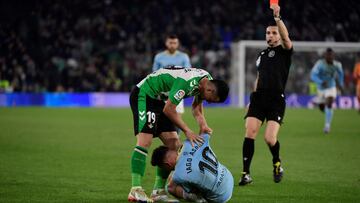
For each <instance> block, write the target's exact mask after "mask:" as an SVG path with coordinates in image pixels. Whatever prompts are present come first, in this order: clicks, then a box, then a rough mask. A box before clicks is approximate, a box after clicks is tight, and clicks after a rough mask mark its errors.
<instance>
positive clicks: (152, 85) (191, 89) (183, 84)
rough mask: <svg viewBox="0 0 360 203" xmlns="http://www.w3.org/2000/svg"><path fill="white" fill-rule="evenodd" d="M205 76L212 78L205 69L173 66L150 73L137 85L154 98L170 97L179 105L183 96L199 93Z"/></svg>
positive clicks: (163, 98)
mask: <svg viewBox="0 0 360 203" xmlns="http://www.w3.org/2000/svg"><path fill="white" fill-rule="evenodd" d="M204 77H207V78H208V79H209V80H212V77H211V75H210V74H209V73H208V72H207V71H205V70H202V69H197V68H183V67H179V66H172V67H169V68H162V69H159V70H157V71H155V72H153V73H151V74H149V75H148V76H147V77H146V78H144V79H143V80H142V81H141V82H139V83H138V84H137V85H136V86H137V87H139V88H140V91H143V92H144V93H145V94H146V95H148V96H149V97H151V98H153V99H158V100H164V101H165V100H167V98H169V99H170V101H171V102H172V103H173V104H176V105H178V104H179V103H180V101H181V100H182V99H183V98H186V97H191V96H197V95H199V93H200V92H199V82H200V80H201V79H202V78H204Z"/></svg>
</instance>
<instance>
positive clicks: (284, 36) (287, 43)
mask: <svg viewBox="0 0 360 203" xmlns="http://www.w3.org/2000/svg"><path fill="white" fill-rule="evenodd" d="M271 9H272V10H273V15H274V20H275V22H276V25H277V27H278V29H279V34H280V38H281V45H282V46H283V47H284V48H285V49H291V48H292V42H291V40H290V38H289V32H288V30H287V28H286V26H285V24H284V22H283V21H282V19H281V16H280V6H279V5H275V4H274V5H272V6H271Z"/></svg>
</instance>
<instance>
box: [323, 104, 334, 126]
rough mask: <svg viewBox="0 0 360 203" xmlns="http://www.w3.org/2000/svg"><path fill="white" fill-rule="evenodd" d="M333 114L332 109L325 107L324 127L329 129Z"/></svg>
mask: <svg viewBox="0 0 360 203" xmlns="http://www.w3.org/2000/svg"><path fill="white" fill-rule="evenodd" d="M333 114H334V110H333V109H332V108H328V107H325V125H326V126H329V127H330V124H331V120H332V117H333Z"/></svg>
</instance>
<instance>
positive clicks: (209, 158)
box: [151, 134, 234, 202]
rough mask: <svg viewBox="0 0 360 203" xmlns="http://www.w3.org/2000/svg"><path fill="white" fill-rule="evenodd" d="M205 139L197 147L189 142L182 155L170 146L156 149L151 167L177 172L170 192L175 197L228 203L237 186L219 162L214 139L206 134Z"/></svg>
mask: <svg viewBox="0 0 360 203" xmlns="http://www.w3.org/2000/svg"><path fill="white" fill-rule="evenodd" d="M202 138H203V140H204V142H203V143H199V144H195V146H194V147H192V145H191V142H190V141H189V140H186V141H185V142H184V145H183V147H182V149H181V151H180V152H178V151H176V150H172V149H169V148H168V147H166V146H160V147H158V148H156V149H155V150H154V152H153V155H152V159H151V164H152V165H153V166H159V167H161V168H163V169H165V170H167V171H172V170H174V173H173V175H172V177H171V178H169V183H168V186H167V189H168V191H169V193H170V194H172V195H174V196H175V197H178V198H181V199H185V200H187V201H193V202H208V201H209V202H227V201H228V200H230V198H231V195H232V191H233V187H234V180H233V176H232V174H231V172H230V171H229V170H228V169H227V168H226V167H225V166H224V165H222V164H220V163H219V161H218V160H217V158H216V156H215V154H214V152H213V151H212V149H211V147H210V143H209V139H210V136H209V135H208V134H202Z"/></svg>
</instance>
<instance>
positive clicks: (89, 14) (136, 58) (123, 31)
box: [0, 0, 360, 92]
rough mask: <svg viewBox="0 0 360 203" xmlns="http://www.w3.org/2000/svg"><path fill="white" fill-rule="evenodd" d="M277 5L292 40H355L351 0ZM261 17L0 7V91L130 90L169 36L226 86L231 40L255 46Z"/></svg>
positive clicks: (73, 1)
mask: <svg viewBox="0 0 360 203" xmlns="http://www.w3.org/2000/svg"><path fill="white" fill-rule="evenodd" d="M334 5H336V7H334ZM281 6H283V7H284V12H282V15H283V18H284V19H285V20H286V21H285V22H286V24H287V25H288V28H289V33H290V34H291V38H292V39H293V40H294V41H353V42H358V41H359V40H360V13H359V12H358V11H359V10H360V6H359V3H358V2H357V1H356V0H349V1H346V3H341V4H339V3H338V1H336V0H328V1H310V0H303V1H292V2H291V4H284V5H281ZM267 12H271V11H270V9H269V8H268V5H266V4H264V3H263V2H262V1H236V0H231V1H228V0H198V1H172V0H155V1H141V0H122V1H112V0H102V1H98V0H86V1H85V0H63V1H40V0H30V1H19V0H15V1H1V3H0V38H1V41H0V90H1V91H5V92H47V91H49V92H62V91H65V92H88V91H98V92H115V91H130V89H131V87H132V86H133V85H134V84H136V83H137V82H138V81H139V80H140V79H141V78H143V77H144V76H145V75H146V74H147V73H149V72H150V71H151V64H152V61H151V60H152V58H153V56H154V55H155V54H156V53H157V52H158V51H159V50H161V49H162V48H163V40H164V37H165V36H166V34H168V33H176V34H177V35H178V36H179V38H180V39H181V43H182V49H183V50H184V51H186V52H187V53H189V55H190V56H191V62H192V64H193V66H194V67H206V68H207V70H208V71H210V72H211V73H212V74H213V76H214V77H216V78H221V79H226V80H227V79H229V77H230V76H229V71H228V70H229V67H230V55H231V52H230V44H231V42H233V41H238V40H242V39H251V40H262V39H263V38H264V26H265V24H266V22H267V21H268V19H266V16H269V15H264V13H267ZM299 73H301V71H299ZM349 75H350V76H349V77H351V74H349ZM347 81H351V78H348V79H347ZM294 86H295V87H294V88H295V89H296V84H294ZM298 91H299V92H301V91H302V90H298Z"/></svg>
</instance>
